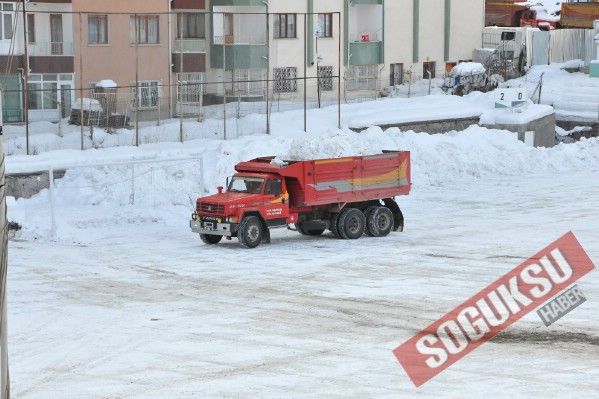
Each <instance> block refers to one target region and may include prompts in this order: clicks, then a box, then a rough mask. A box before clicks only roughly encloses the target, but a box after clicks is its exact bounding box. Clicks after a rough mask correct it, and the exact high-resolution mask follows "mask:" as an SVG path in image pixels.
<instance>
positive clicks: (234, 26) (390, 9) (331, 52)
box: [207, 0, 484, 98]
mask: <svg viewBox="0 0 599 399" xmlns="http://www.w3.org/2000/svg"><path fill="white" fill-rule="evenodd" d="M210 11H211V13H212V26H213V29H212V37H211V38H210V43H211V45H210V47H209V49H208V50H207V51H208V52H209V60H210V65H209V70H208V80H212V81H220V80H221V79H225V80H230V81H231V82H232V85H231V89H230V90H229V91H230V93H231V94H234V95H237V94H239V95H247V96H250V97H251V96H258V95H260V93H263V92H265V90H266V88H264V87H263V85H262V84H260V83H256V82H254V83H249V84H247V85H245V84H242V83H235V84H233V82H236V81H239V80H244V79H247V78H250V79H249V80H256V79H260V78H263V77H264V76H267V75H268V76H269V77H270V79H272V80H273V83H272V87H271V88H270V91H271V92H274V93H275V94H281V93H283V94H285V93H287V94H289V93H292V92H297V91H301V85H302V84H303V80H300V81H297V80H295V78H300V79H301V78H303V76H304V73H305V74H306V76H308V77H312V78H314V77H319V80H318V84H317V87H318V88H320V90H323V91H331V90H334V89H335V87H336V85H337V80H336V79H334V78H332V77H331V76H336V75H338V74H339V73H340V74H341V76H342V83H341V85H342V87H341V89H342V92H343V95H344V96H345V97H346V98H347V97H349V96H351V94H352V93H360V92H368V91H371V92H377V91H379V90H380V89H382V88H384V87H385V86H389V85H398V84H401V83H402V82H403V81H404V79H405V78H406V77H411V78H412V79H418V78H428V77H432V78H435V77H442V76H443V74H444V73H445V72H446V71H448V70H450V69H451V68H452V67H453V66H455V65H456V64H457V63H458V62H460V61H465V60H470V59H471V58H472V51H473V49H474V48H477V47H480V46H481V40H482V39H481V38H482V30H483V27H484V1H483V0H460V1H457V0H393V1H391V0H318V1H314V0H298V1H286V0H270V1H268V2H266V1H261V0H243V1H236V0H213V1H211V2H210ZM260 13H263V14H265V13H268V14H270V18H271V20H270V21H269V24H268V29H267V27H266V25H267V24H266V20H265V16H264V15H263V14H262V15H261V14H260ZM305 14H310V15H305ZM267 30H268V32H267ZM340 36H341V37H340ZM304 39H305V40H306V42H304ZM339 40H341V48H339ZM223 47H224V48H223ZM223 59H225V65H226V66H225V67H224V68H223ZM310 82H312V81H308V83H307V84H308V85H311V84H312V86H314V85H316V83H310ZM241 86H243V87H241ZM220 90H221V91H222V88H221V89H220ZM217 93H218V94H222V93H220V92H219V91H218V88H217Z"/></svg>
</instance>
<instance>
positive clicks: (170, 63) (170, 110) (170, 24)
mask: <svg viewBox="0 0 599 399" xmlns="http://www.w3.org/2000/svg"><path fill="white" fill-rule="evenodd" d="M172 11H173V2H172V1H169V2H168V98H169V102H168V116H169V118H172V117H173V66H174V65H173V60H172V54H173V21H172V17H173V15H172V14H171V13H172Z"/></svg>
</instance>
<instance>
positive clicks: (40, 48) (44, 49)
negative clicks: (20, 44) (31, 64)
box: [29, 42, 74, 57]
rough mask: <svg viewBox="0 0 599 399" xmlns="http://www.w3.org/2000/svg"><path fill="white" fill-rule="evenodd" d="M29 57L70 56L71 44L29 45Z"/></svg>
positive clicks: (41, 43)
mask: <svg viewBox="0 0 599 399" xmlns="http://www.w3.org/2000/svg"><path fill="white" fill-rule="evenodd" d="M29 55H31V56H34V57H36V56H38V57H39V56H50V55H62V56H72V55H74V52H73V43H72V42H36V43H30V44H29Z"/></svg>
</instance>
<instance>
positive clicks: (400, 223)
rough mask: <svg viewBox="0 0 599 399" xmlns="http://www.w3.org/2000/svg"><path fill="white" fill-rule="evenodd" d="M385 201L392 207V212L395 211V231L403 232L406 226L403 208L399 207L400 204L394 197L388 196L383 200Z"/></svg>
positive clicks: (388, 206) (386, 204)
mask: <svg viewBox="0 0 599 399" xmlns="http://www.w3.org/2000/svg"><path fill="white" fill-rule="evenodd" d="M383 203H384V204H385V206H386V207H387V208H389V209H391V212H393V221H394V224H393V231H399V232H402V231H403V228H404V217H403V213H402V212H401V209H399V205H397V202H395V200H394V199H393V198H386V199H384V200H383Z"/></svg>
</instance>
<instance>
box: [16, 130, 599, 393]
mask: <svg viewBox="0 0 599 399" xmlns="http://www.w3.org/2000/svg"><path fill="white" fill-rule="evenodd" d="M381 149H409V150H411V151H412V158H413V179H414V190H413V193H412V194H411V195H410V196H408V197H404V198H400V199H399V200H400V204H401V206H402V209H403V211H404V213H405V216H406V222H407V224H406V227H407V228H406V231H405V232H404V233H401V234H394V235H392V236H390V237H388V238H386V239H370V238H363V239H361V240H360V241H356V242H349V241H338V240H334V239H332V237H330V236H329V235H326V236H324V237H321V238H306V237H302V236H300V235H298V234H297V233H294V232H289V231H285V230H275V231H274V232H273V243H272V244H270V245H264V246H261V247H260V248H258V249H256V250H254V251H244V250H241V249H240V248H239V246H238V245H237V243H236V242H232V243H228V242H225V243H223V244H222V245H220V246H218V247H215V248H209V247H206V246H204V245H202V244H201V243H200V241H199V239H198V238H197V237H195V235H193V234H191V233H190V232H189V229H188V225H187V221H188V218H189V214H190V212H191V209H192V202H193V199H195V197H196V196H198V195H201V192H200V191H201V190H200V187H199V185H200V176H199V174H198V168H199V165H198V164H193V163H191V164H189V163H187V164H180V165H176V164H175V165H170V166H166V165H164V164H158V163H156V165H155V166H156V170H155V171H154V173H153V174H150V173H149V171H148V170H147V169H143V168H141V169H138V170H137V173H142V174H143V173H144V172H148V173H145V174H144V175H143V177H141V178H140V180H138V182H137V184H136V188H135V190H136V191H135V198H136V204H135V205H133V206H132V205H129V201H130V192H129V191H128V190H129V188H130V182H129V181H127V176H128V173H127V172H128V171H127V170H126V168H123V167H122V166H115V167H101V168H86V169H73V170H70V171H69V172H68V173H67V175H66V176H65V178H64V179H60V180H57V186H56V190H55V195H56V201H55V206H56V209H57V227H58V229H57V232H56V236H55V238H54V239H53V240H49V239H48V235H47V233H48V228H49V206H48V201H47V195H48V193H47V191H44V192H42V193H40V194H39V195H37V196H35V197H34V198H32V199H28V200H18V201H14V200H11V201H9V207H10V208H9V218H10V219H11V220H15V221H18V222H20V223H22V225H23V231H22V232H21V234H20V235H18V238H19V239H18V240H13V241H11V243H10V250H9V256H10V258H9V264H10V268H9V298H8V299H9V303H10V307H9V341H10V342H11V353H10V355H11V382H12V393H13V395H14V397H16V398H19V399H38V398H39V399H45V398H47V397H76V398H97V397H114V398H117V397H127V398H165V397H169V398H171V397H172V398H175V397H176V398H183V399H186V398H193V397H197V396H198V395H199V396H207V397H244V396H246V395H247V392H252V396H256V397H261V398H280V397H289V396H292V397H298V398H304V397H306V398H308V397H340V398H341V397H343V398H346V397H352V396H358V397H392V396H397V395H402V396H414V395H425V396H427V397H428V396H430V397H440V398H455V397H464V396H471V397H481V396H485V397H490V398H500V397H505V396H510V397H530V396H532V395H539V396H547V395H548V394H550V395H551V396H552V397H555V398H561V397H563V398H568V397H572V396H577V397H592V396H593V394H594V393H595V392H596V391H597V389H598V388H599V386H598V383H597V381H598V379H597V377H599V372H598V370H599V356H598V353H597V347H596V345H594V344H593V342H594V340H596V337H597V335H599V324H598V323H597V322H596V317H595V315H596V314H597V312H599V305H598V303H599V302H597V301H595V300H593V299H592V298H597V297H599V278H598V277H597V273H593V274H591V275H590V276H588V277H586V278H584V279H583V280H581V282H580V284H579V286H580V287H581V289H582V291H583V292H584V293H585V295H587V297H588V298H589V301H588V302H587V303H585V304H583V305H582V306H581V307H579V308H577V309H576V310H575V311H573V312H572V313H571V314H569V315H567V316H566V317H564V318H563V319H562V320H561V321H560V322H558V323H557V324H556V325H555V326H554V327H551V328H545V327H544V326H543V325H542V323H541V321H540V320H539V319H538V318H537V316H536V315H535V314H531V315H529V316H527V317H525V318H524V319H523V320H521V321H519V322H518V323H517V324H516V325H514V326H512V327H511V328H510V329H509V330H508V332H507V334H503V335H502V336H499V337H497V338H496V339H495V340H493V341H492V342H491V343H488V344H486V345H484V346H482V347H481V348H479V349H477V350H476V351H475V352H474V353H472V354H470V355H469V356H467V357H466V358H464V359H463V360H461V361H460V362H459V363H457V364H455V365H454V366H452V367H451V368H450V369H449V370H447V371H445V372H444V373H442V374H441V375H440V376H439V377H437V378H436V379H435V380H433V381H431V382H430V383H429V384H427V385H425V386H424V387H422V388H420V389H418V390H417V389H416V388H414V387H413V386H412V385H411V383H410V382H409V380H408V378H407V376H406V375H405V373H404V372H403V370H402V369H401V367H400V365H399V364H398V363H397V362H396V361H395V359H394V357H393V355H392V353H391V351H392V349H394V348H395V347H396V346H397V345H399V344H401V343H402V342H404V341H405V340H406V339H408V338H409V337H410V336H412V335H413V334H414V333H415V332H416V331H418V330H420V329H422V328H424V327H426V326H428V325H429V324H430V323H431V322H433V321H434V320H435V319H436V318H438V317H439V316H441V315H442V314H444V313H445V312H447V311H449V310H450V309H452V308H454V307H455V306H456V305H458V304H459V303H462V302H463V301H464V300H465V299H467V298H468V297H470V296H471V295H472V294H474V293H476V292H478V291H479V290H480V289H482V288H483V287H485V286H486V285H487V284H488V283H490V282H491V281H493V280H495V279H496V278H497V277H499V276H500V275H502V274H504V273H505V272H507V271H508V270H510V269H511V268H513V267H515V266H516V265H517V264H518V263H520V261H521V260H523V259H525V258H527V257H529V256H531V255H532V254H534V253H535V252H536V251H538V250H539V249H540V248H542V247H544V246H545V245H547V244H548V243H549V242H551V241H552V240H554V239H556V238H557V237H559V236H561V235H562V234H564V233H565V232H567V231H569V230H574V231H575V233H576V234H577V235H578V237H579V239H580V240H581V242H582V244H583V245H584V246H585V248H586V249H587V250H588V251H589V253H590V255H591V257H592V258H594V260H595V261H597V260H598V259H597V253H598V252H599V244H598V243H599V226H598V225H597V220H599V207H597V204H599V139H592V140H583V141H581V142H578V143H574V144H570V145H563V144H562V145H558V146H557V147H555V148H552V149H535V148H530V147H527V146H525V145H524V144H523V143H520V142H518V141H516V140H515V139H514V137H513V134H511V133H507V132H501V131H493V130H487V129H483V128H478V127H473V128H470V129H468V130H467V131H465V132H460V133H456V132H450V133H448V134H445V135H427V134H416V133H411V132H400V131H399V130H398V129H390V130H389V131H387V132H383V131H381V130H380V129H378V128H371V129H369V130H368V131H366V132H364V133H361V134H357V133H352V132H350V131H347V130H341V131H337V130H331V131H323V132H315V133H312V134H309V135H304V136H296V137H284V136H279V137H262V136H256V137H245V138H240V139H236V140H231V141H227V142H223V141H217V140H197V141H195V142H192V143H188V144H186V145H180V144H176V143H173V144H162V145H158V144H151V145H144V146H141V147H140V148H111V149H105V150H92V151H89V152H84V153H81V152H75V151H58V152H55V153H48V154H42V155H40V156H38V157H36V158H42V159H43V160H44V161H52V160H61V161H65V160H69V161H74V162H98V161H101V160H115V159H116V158H119V157H121V158H141V157H144V158H151V157H155V158H157V159H161V158H164V159H168V158H172V157H175V156H177V157H182V156H189V155H196V156H202V157H204V165H205V166H206V170H205V178H206V181H207V187H208V188H209V190H210V191H211V192H214V191H215V187H216V186H217V185H221V184H222V183H223V181H224V178H225V177H226V176H227V175H229V174H231V173H232V170H233V169H232V166H233V165H234V164H235V163H236V162H238V161H240V160H247V159H249V158H252V157H255V156H259V155H269V154H272V155H279V158H280V159H284V158H287V157H293V156H300V155H301V156H303V157H307V156H310V157H324V156H341V155H349V154H365V153H375V152H377V151H379V150H381ZM76 154H85V155H87V157H85V156H83V155H76ZM26 161H27V157H22V156H20V157H10V158H9V168H14V167H15V165H18V164H19V163H25V162H26ZM151 176H153V177H152V180H150V177H151ZM123 181H124V183H122V184H123V185H122V186H119V184H121V182H123ZM115 183H116V184H115ZM33 238H36V239H35V240H33ZM489 364H492V365H493V367H492V368H489ZM522 364H527V365H528V367H525V368H523V367H522ZM464 381H468V386H467V388H466V386H465V383H464ZM530 381H535V384H530ZM498 386H501V387H502V389H501V390H497V389H496V388H497V387H498ZM466 389H467V394H466V391H465V390H466Z"/></svg>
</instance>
